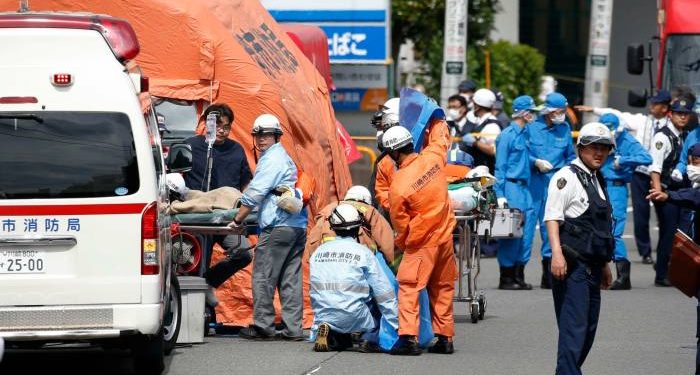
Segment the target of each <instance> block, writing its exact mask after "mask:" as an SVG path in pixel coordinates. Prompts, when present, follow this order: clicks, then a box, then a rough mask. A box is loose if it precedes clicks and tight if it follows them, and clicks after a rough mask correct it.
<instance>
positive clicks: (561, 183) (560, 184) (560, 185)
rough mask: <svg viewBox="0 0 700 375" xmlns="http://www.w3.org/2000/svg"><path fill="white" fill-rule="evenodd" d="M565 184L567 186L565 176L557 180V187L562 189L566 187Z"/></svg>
mask: <svg viewBox="0 0 700 375" xmlns="http://www.w3.org/2000/svg"><path fill="white" fill-rule="evenodd" d="M564 186H566V179H565V178H564V177H561V178H559V179H558V180H557V188H559V190H561V189H563V188H564Z"/></svg>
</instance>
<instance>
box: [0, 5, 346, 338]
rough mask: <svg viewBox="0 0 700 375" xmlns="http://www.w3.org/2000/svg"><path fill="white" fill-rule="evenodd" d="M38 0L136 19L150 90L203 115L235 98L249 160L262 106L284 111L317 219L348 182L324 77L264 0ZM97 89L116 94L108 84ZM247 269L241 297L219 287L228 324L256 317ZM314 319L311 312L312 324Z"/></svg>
mask: <svg viewBox="0 0 700 375" xmlns="http://www.w3.org/2000/svg"><path fill="white" fill-rule="evenodd" d="M30 7H31V10H32V11H35V12H39V11H66V12H76V11H77V12H89V13H97V14H107V15H111V16H114V17H119V18H123V19H126V20H128V21H129V22H130V23H131V25H132V26H133V28H134V29H135V31H136V34H137V35H138V38H139V43H140V45H141V52H140V54H139V55H138V56H137V58H136V62H137V63H138V65H139V66H140V67H141V69H142V71H143V73H144V75H146V76H147V77H148V78H149V80H150V88H149V91H150V93H151V95H153V96H155V97H159V98H168V99H175V100H188V101H194V102H196V103H198V112H199V113H201V111H202V109H203V108H204V107H205V106H206V104H207V103H210V102H224V103H227V104H229V105H230V106H231V107H232V108H233V110H234V115H235V120H234V124H233V131H232V134H231V138H232V139H235V140H236V141H238V142H240V143H241V144H242V145H243V147H244V148H245V149H246V153H247V156H248V161H249V163H250V164H251V167H254V166H255V159H254V155H253V151H252V149H253V142H252V137H251V135H250V130H251V127H252V123H253V121H254V120H255V118H256V117H257V116H258V115H260V114H262V113H272V114H274V115H276V116H277V117H278V118H279V119H280V120H281V122H282V125H283V130H284V132H285V136H283V137H282V144H283V145H284V147H285V149H286V150H287V151H288V152H289V154H290V155H291V156H292V158H293V159H294V160H295V161H296V162H297V164H298V165H299V166H301V168H302V169H303V170H304V171H305V172H306V173H309V174H311V175H312V176H313V177H314V178H315V179H316V188H317V190H316V192H315V198H314V199H313V200H312V202H311V204H310V207H309V208H310V211H311V212H309V217H310V218H313V216H314V215H315V214H316V212H318V210H320V208H322V207H324V206H325V205H326V204H328V203H330V202H333V201H336V200H338V199H339V197H342V196H343V195H344V194H345V192H346V191H347V189H348V188H349V186H350V184H351V179H350V172H349V169H348V165H347V161H346V157H345V153H344V151H343V148H342V146H341V144H340V142H339V141H338V136H337V131H336V125H335V116H334V113H333V108H332V106H331V102H330V97H329V95H328V87H327V85H326V81H325V79H324V78H323V77H322V76H321V75H320V74H319V73H318V71H317V70H316V68H315V67H314V65H313V64H312V63H311V62H310V61H309V60H308V59H307V58H306V56H304V54H303V53H302V52H301V51H300V50H299V49H298V48H297V46H296V45H295V44H294V42H293V41H292V40H291V39H290V38H289V36H288V35H287V34H286V33H285V32H284V30H282V29H281V28H280V27H279V25H278V24H277V23H276V22H275V21H274V20H273V19H272V17H271V16H270V15H269V13H268V12H267V11H266V10H265V9H264V8H263V7H262V6H261V5H260V3H259V2H258V1H257V0H204V1H191V0H119V1H82V0H32V1H31V2H30ZM17 8H18V2H17V0H0V10H1V11H16V10H17ZM95 94H96V95H109V89H108V88H105V92H103V93H95ZM193 130H194V129H193ZM310 225H311V223H310ZM215 256H216V254H215ZM249 271H250V269H249V268H248V269H246V270H244V271H241V272H240V273H241V274H240V275H238V274H237V275H235V276H234V278H232V280H230V281H229V282H227V283H225V284H224V286H223V289H230V288H231V287H233V288H234V289H235V290H234V294H236V295H235V296H234V298H233V300H231V298H227V296H223V295H221V294H220V297H223V298H222V302H223V303H222V305H220V308H217V313H218V315H219V316H218V318H219V319H220V320H222V321H223V322H224V323H226V324H230V325H247V324H249V323H250V316H251V314H250V313H251V311H252V310H251V306H252V303H251V301H250V287H249V285H250V273H249ZM305 271H306V272H308V267H307V269H306V270H305ZM241 285H243V287H241ZM229 297H230V296H229ZM307 303H308V295H307ZM309 317H310V315H309V312H308V309H307V311H306V313H305V326H308V325H309Z"/></svg>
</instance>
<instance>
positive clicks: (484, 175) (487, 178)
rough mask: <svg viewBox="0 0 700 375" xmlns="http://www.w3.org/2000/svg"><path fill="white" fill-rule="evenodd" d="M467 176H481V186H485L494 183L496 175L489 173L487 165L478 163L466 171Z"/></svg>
mask: <svg viewBox="0 0 700 375" xmlns="http://www.w3.org/2000/svg"><path fill="white" fill-rule="evenodd" d="M466 177H467V178H476V177H481V181H480V183H481V187H482V188H486V187H489V186H491V185H493V184H495V183H496V177H494V176H493V175H492V174H491V173H489V167H487V166H485V165H480V166H478V167H475V168H473V169H472V170H471V171H469V172H467V176H466Z"/></svg>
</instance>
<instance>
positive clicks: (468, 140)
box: [462, 133, 476, 147]
mask: <svg viewBox="0 0 700 375" xmlns="http://www.w3.org/2000/svg"><path fill="white" fill-rule="evenodd" d="M474 142H476V138H475V137H474V136H473V135H471V134H469V133H467V134H465V135H464V136H463V137H462V143H463V144H464V145H465V146H467V147H471V146H473V145H474Z"/></svg>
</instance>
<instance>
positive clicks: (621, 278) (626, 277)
mask: <svg viewBox="0 0 700 375" xmlns="http://www.w3.org/2000/svg"><path fill="white" fill-rule="evenodd" d="M615 268H616V269H617V280H615V281H614V282H613V283H612V285H611V286H610V290H630V289H631V288H632V283H631V282H630V262H629V261H628V260H626V259H625V260H620V261H618V262H616V263H615Z"/></svg>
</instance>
